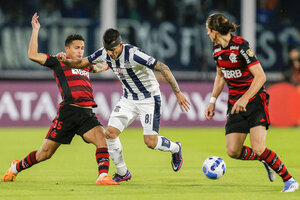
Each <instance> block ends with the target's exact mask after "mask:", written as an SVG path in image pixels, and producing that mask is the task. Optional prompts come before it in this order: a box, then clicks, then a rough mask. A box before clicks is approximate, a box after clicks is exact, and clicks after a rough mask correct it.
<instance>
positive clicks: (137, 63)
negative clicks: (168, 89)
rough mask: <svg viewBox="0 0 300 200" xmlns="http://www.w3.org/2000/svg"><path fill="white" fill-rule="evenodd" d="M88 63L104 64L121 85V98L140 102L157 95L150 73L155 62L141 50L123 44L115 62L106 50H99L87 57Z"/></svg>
mask: <svg viewBox="0 0 300 200" xmlns="http://www.w3.org/2000/svg"><path fill="white" fill-rule="evenodd" d="M88 60H89V62H90V63H93V64H97V63H106V64H107V65H108V66H109V67H110V68H111V69H112V70H113V72H114V73H115V74H116V75H117V77H118V78H119V80H120V81H121V83H122V87H123V96H124V97H125V98H127V99H133V100H141V99H145V98H149V97H151V96H155V95H159V94H160V90H159V84H158V82H157V80H156V77H155V75H154V73H153V71H152V69H153V68H154V66H155V65H156V63H157V60H156V59H155V58H153V57H151V56H149V55H147V54H146V53H145V52H144V51H143V50H141V49H140V48H138V47H135V46H132V45H130V44H123V50H122V53H121V54H120V56H119V58H118V59H117V60H114V59H111V58H110V57H109V56H108V54H107V52H106V50H105V49H104V48H103V47H102V48H101V49H99V50H97V51H96V52H94V53H93V54H92V55H90V56H89V57H88Z"/></svg>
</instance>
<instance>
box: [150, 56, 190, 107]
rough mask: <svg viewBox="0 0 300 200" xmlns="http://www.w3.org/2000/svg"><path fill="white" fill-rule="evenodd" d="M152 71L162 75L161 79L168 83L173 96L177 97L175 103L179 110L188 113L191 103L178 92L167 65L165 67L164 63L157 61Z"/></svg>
mask: <svg viewBox="0 0 300 200" xmlns="http://www.w3.org/2000/svg"><path fill="white" fill-rule="evenodd" d="M153 69H154V70H155V71H159V72H160V73H161V74H162V75H163V77H164V78H165V79H166V81H168V83H169V84H170V86H171V88H172V90H173V92H174V94H175V95H176V97H177V101H178V103H179V105H180V108H181V110H182V111H183V112H184V110H185V111H188V110H189V109H190V105H191V103H190V102H189V101H188V100H187V98H186V97H185V96H184V94H183V93H182V92H181V91H180V89H179V86H178V84H177V81H176V79H175V78H174V76H173V74H172V72H171V70H170V68H169V67H168V66H167V65H165V64H164V63H162V62H160V61H158V62H157V63H156V65H155V67H154V68H153Z"/></svg>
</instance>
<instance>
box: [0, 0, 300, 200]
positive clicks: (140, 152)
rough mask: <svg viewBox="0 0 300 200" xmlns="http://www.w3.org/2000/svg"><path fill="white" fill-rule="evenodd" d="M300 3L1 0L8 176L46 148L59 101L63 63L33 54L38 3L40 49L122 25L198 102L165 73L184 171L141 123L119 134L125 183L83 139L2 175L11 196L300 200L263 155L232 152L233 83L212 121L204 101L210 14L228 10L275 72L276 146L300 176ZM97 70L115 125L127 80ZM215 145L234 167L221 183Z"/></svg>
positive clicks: (0, 92) (1, 188)
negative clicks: (53, 66) (101, 168)
mask: <svg viewBox="0 0 300 200" xmlns="http://www.w3.org/2000/svg"><path fill="white" fill-rule="evenodd" d="M299 7H300V2H299V1H296V0H84V1H83V0H22V1H19V0H0V155H1V156H0V166H1V168H0V175H1V176H2V175H3V174H4V173H5V171H6V170H7V167H9V164H10V162H11V161H12V160H13V159H22V158H23V157H24V156H25V154H26V153H27V152H30V151H32V150H33V149H39V148H40V145H41V144H42V141H43V138H44V136H45V134H46V132H47V129H48V127H49V125H50V124H51V120H52V119H53V118H54V117H55V115H56V106H57V104H58V103H59V102H60V95H59V92H58V88H57V85H56V82H55V79H54V77H53V74H52V72H51V71H50V70H48V69H46V68H44V67H42V66H39V65H37V64H35V63H33V62H31V61H30V60H29V59H28V58H27V50H28V44H29V40H30V36H31V24H30V22H31V17H32V15H33V14H34V12H38V14H39V15H40V19H39V20H40V23H41V30H40V33H39V52H44V53H49V54H56V53H57V52H60V51H63V50H64V40H65V37H66V36H67V35H69V34H71V33H79V34H81V35H83V36H84V37H85V39H86V43H85V45H86V51H85V55H86V56H87V55H89V54H91V53H93V52H94V51H95V50H97V49H98V48H100V47H101V46H102V44H101V34H102V33H103V31H104V30H105V29H106V28H108V27H116V28H118V29H119V30H120V32H121V34H122V37H123V40H124V41H125V42H128V43H131V44H133V45H137V46H139V47H141V48H142V49H144V50H145V51H146V52H147V53H149V54H151V55H153V56H155V57H156V58H158V59H159V60H161V61H163V62H165V63H166V64H167V65H169V67H170V68H171V70H172V72H173V73H174V75H175V77H176V79H177V80H178V81H179V84H180V87H181V90H182V91H184V92H185V94H186V96H187V97H188V98H189V99H190V101H191V103H192V109H191V110H190V112H188V113H182V112H181V111H180V109H179V108H178V106H177V104H176V97H175V96H174V95H173V94H172V90H171V88H170V87H169V85H168V84H167V83H165V82H164V80H163V79H162V78H161V77H160V76H157V78H158V80H159V81H160V84H161V90H162V94H163V95H162V96H163V98H162V101H163V104H164V105H163V114H162V117H161V127H163V128H161V129H160V134H162V135H164V136H166V137H168V138H170V139H171V140H174V141H175V140H178V141H180V142H182V144H183V153H184V165H183V168H182V170H181V171H180V172H177V173H176V174H174V172H173V171H171V168H170V155H169V154H163V153H160V152H159V153H158V152H153V151H151V150H149V149H148V148H146V147H145V145H144V144H143V142H142V134H141V128H140V127H138V128H130V129H126V130H125V131H124V133H123V134H122V135H121V136H120V137H121V141H122V144H123V147H124V155H125V159H126V162H127V164H128V167H129V168H130V170H131V172H132V173H133V179H132V180H131V181H130V182H128V183H127V182H126V183H122V186H120V187H118V188H116V187H98V186H96V185H95V184H94V181H95V179H96V165H95V158H94V148H93V147H92V145H85V144H84V142H82V141H81V139H80V137H75V138H74V140H73V142H72V145H71V146H68V145H64V146H63V147H61V148H60V149H59V150H58V151H57V153H56V154H55V156H53V158H51V159H50V160H49V161H47V162H45V163H41V164H39V165H37V166H34V167H33V168H32V169H29V170H28V171H27V170H26V172H24V173H21V174H20V175H18V177H17V181H16V182H14V183H11V184H10V183H3V182H0V199H1V200H2V199H3V200H6V199H9V200H10V199H13V200H15V199H22V200H24V199H25V200H26V199H28V200H32V199H53V198H57V199H72V200H74V199H80V200H81V199H99V198H101V199H106V198H108V199H172V200H174V199H210V200H214V199H220V198H223V199H251V200H261V199H270V200H277V199H278V200H281V199H289V200H294V199H295V200H296V199H297V200H298V199H299V192H295V193H293V194H287V195H288V196H287V195H286V194H279V191H280V190H281V189H282V182H281V180H280V178H279V177H277V180H276V181H275V182H274V183H271V184H270V183H269V182H268V180H267V177H266V174H265V169H264V168H263V167H262V165H261V163H258V162H240V161H238V160H234V159H230V158H229V157H228V156H227V155H226V151H225V139H224V128H223V126H224V124H225V119H226V108H227V95H228V93H227V91H226V90H224V91H223V92H222V94H221V95H220V97H219V99H218V102H217V104H216V106H217V107H216V115H215V117H214V119H213V120H211V121H207V120H205V117H204V111H205V108H206V105H207V103H208V101H209V98H210V92H211V90H212V87H213V79H214V76H215V65H214V61H213V59H212V44H211V42H210V40H209V38H208V37H207V35H206V30H205V20H206V18H207V16H208V15H210V14H211V13H214V12H222V13H224V14H225V15H226V16H227V17H229V18H230V20H233V21H234V22H236V23H237V24H239V25H240V28H239V29H238V30H237V33H236V34H237V35H242V36H243V37H245V38H246V39H247V40H248V41H250V44H251V45H252V47H253V49H255V52H256V54H257V57H258V59H259V60H260V61H261V63H262V66H263V68H264V70H265V72H266V75H267V79H268V82H267V84H266V87H267V89H268V92H269V93H270V94H271V100H270V107H269V108H270V114H271V123H272V125H273V126H272V128H271V131H270V133H271V134H268V139H267V142H268V147H269V148H271V149H273V150H275V151H276V152H277V151H278V152H279V155H280V157H281V158H282V159H283V160H284V162H285V164H286V166H287V167H288V169H289V172H291V173H292V174H293V176H294V177H295V178H296V179H297V180H299V179H300V178H299V177H300V164H299V153H298V152H299V151H300V149H299V148H300V145H299V141H300V139H299V138H300V135H299V126H300V103H299V102H300V86H299V84H300V77H299V74H300V69H299V57H298V56H294V57H296V58H293V59H292V57H293V56H292V57H290V53H289V52H290V49H296V50H297V49H299V48H300V34H299V28H300V20H299V19H300V12H299ZM91 80H92V84H93V88H94V95H95V100H96V101H97V103H98V105H99V107H98V108H96V109H95V112H96V113H97V114H98V116H99V119H100V120H101V122H102V123H103V124H104V125H106V124H107V120H108V118H109V115H110V112H111V110H112V109H113V107H114V105H115V103H116V102H117V101H118V99H119V97H120V95H121V92H122V91H121V85H120V83H119V82H118V81H117V80H116V79H115V77H114V75H113V74H112V73H111V72H103V73H100V74H92V75H91ZM139 124H140V123H139V122H134V124H133V126H139ZM274 126H277V127H287V128H274ZM24 127H26V128H24ZM165 127H173V128H165ZM205 127H206V128H205ZM212 127H214V128H212ZM246 144H247V145H249V140H247V141H246ZM211 155H218V156H221V157H222V158H223V159H224V160H225V162H226V165H227V171H226V175H225V176H224V177H223V178H222V179H220V180H218V181H211V180H208V179H206V178H205V176H203V175H201V174H202V172H201V166H202V163H203V161H204V160H205V159H206V158H207V157H209V156H211ZM113 172H115V169H114V166H113V164H111V170H110V173H113Z"/></svg>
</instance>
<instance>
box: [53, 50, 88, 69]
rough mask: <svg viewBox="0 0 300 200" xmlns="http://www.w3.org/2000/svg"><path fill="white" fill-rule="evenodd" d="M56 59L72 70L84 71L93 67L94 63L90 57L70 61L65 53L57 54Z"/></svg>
mask: <svg viewBox="0 0 300 200" xmlns="http://www.w3.org/2000/svg"><path fill="white" fill-rule="evenodd" d="M56 58H57V60H58V61H59V62H62V63H64V64H65V65H67V66H68V67H70V68H77V69H82V68H85V67H88V66H91V65H92V63H90V61H89V59H88V57H84V58H72V59H69V58H67V57H66V54H65V53H64V52H60V53H58V54H56Z"/></svg>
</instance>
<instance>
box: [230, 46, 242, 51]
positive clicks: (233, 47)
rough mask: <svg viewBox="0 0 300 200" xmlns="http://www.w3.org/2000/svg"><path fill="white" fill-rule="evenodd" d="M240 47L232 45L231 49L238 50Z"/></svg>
mask: <svg viewBox="0 0 300 200" xmlns="http://www.w3.org/2000/svg"><path fill="white" fill-rule="evenodd" d="M239 48H240V47H239V46H230V50H233V49H235V50H238V49H239Z"/></svg>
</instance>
